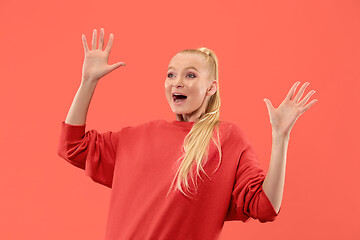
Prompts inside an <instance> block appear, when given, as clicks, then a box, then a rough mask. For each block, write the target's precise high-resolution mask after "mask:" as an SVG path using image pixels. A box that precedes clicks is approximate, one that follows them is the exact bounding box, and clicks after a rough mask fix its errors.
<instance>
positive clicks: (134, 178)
mask: <svg viewBox="0 0 360 240" xmlns="http://www.w3.org/2000/svg"><path fill="white" fill-rule="evenodd" d="M96 38H97V34H96V30H94V31H93V39H92V50H90V49H89V48H88V46H87V43H86V39H85V36H84V35H83V45H84V50H85V60H84V64H83V72H82V73H83V75H82V81H81V85H80V87H79V90H78V92H77V93H76V96H75V98H74V101H73V103H72V105H71V108H70V110H69V113H68V115H67V118H66V120H65V121H63V122H62V126H61V127H62V128H61V129H62V130H61V136H60V143H59V148H58V154H59V155H60V156H61V157H62V158H64V159H66V160H67V161H69V162H70V163H71V164H73V165H75V166H77V167H79V168H82V169H84V170H85V173H86V175H87V176H89V177H91V178H92V179H93V180H94V181H95V182H98V183H100V184H103V185H105V186H107V187H109V188H111V191H112V194H111V201H110V209H109V215H108V223H107V229H106V236H105V239H106V240H115V239H172V240H176V239H201V240H204V239H205V240H206V239H217V238H218V236H219V235H220V232H221V229H222V227H223V224H224V221H232V220H241V221H243V222H247V221H248V220H249V219H250V218H253V219H258V220H259V221H260V222H267V221H274V220H275V218H276V216H278V214H279V212H280V208H281V206H280V205H281V199H282V195H283V187H284V178H285V163H286V151H287V146H288V142H289V138H290V131H291V128H292V127H293V125H294V123H295V121H296V119H297V118H298V117H299V116H300V115H301V114H302V113H304V112H305V111H306V110H307V109H309V108H310V107H311V106H312V105H313V104H314V103H315V101H316V100H313V101H312V102H310V103H309V104H307V105H306V106H304V105H305V104H306V102H307V101H308V99H309V98H310V96H311V95H312V94H313V93H314V92H315V91H312V92H310V93H308V94H307V95H306V96H305V97H304V99H303V100H301V101H300V98H301V96H302V94H303V92H304V90H305V88H306V86H307V85H308V84H304V85H303V86H302V87H301V88H300V90H299V92H298V94H297V95H296V96H294V92H295V90H296V87H297V86H298V84H299V82H297V83H295V84H294V85H293V86H292V88H291V89H290V91H289V93H288V95H287V96H286V98H285V99H284V101H283V102H282V103H281V104H280V106H279V107H278V108H277V109H275V108H273V106H272V104H271V102H270V101H269V100H268V99H264V101H265V103H266V106H267V108H268V113H269V116H270V122H271V125H272V136H273V145H272V152H271V160H270V165H269V170H268V173H267V174H265V171H264V170H263V169H262V168H261V167H260V165H259V162H258V158H257V155H256V153H255V151H254V149H253V147H252V145H251V143H250V141H249V139H248V138H247V137H246V135H245V134H244V131H243V130H242V129H241V128H240V127H239V126H237V125H236V124H234V123H231V122H228V121H222V120H221V121H220V120H219V109H220V95H219V78H218V61H217V58H216V55H215V53H214V52H213V51H211V50H209V49H207V48H199V49H186V50H183V51H181V52H179V53H177V54H176V55H175V56H174V57H173V58H172V59H171V61H170V63H169V68H168V72H167V78H166V80H165V96H166V98H167V101H168V103H169V105H170V107H171V109H172V111H173V112H174V113H175V115H176V120H174V121H171V122H168V121H165V120H152V121H149V122H147V123H144V124H140V125H138V126H127V127H123V128H121V130H119V131H116V132H112V131H108V132H105V133H98V132H97V131H96V130H95V129H92V130H89V131H87V132H85V126H86V123H85V122H86V121H85V120H86V115H87V110H88V107H89V104H90V100H91V97H92V94H93V92H94V90H95V87H96V85H97V83H98V82H99V79H100V78H101V77H103V76H104V75H106V74H108V73H109V72H111V71H113V70H114V69H116V68H118V67H120V66H125V63H124V62H118V63H116V64H113V65H108V64H107V60H108V57H109V53H110V50H111V47H112V42H113V34H110V39H109V42H108V45H107V46H106V49H105V50H104V51H103V50H102V48H103V42H104V30H103V29H101V32H100V39H99V47H98V49H96V42H97V40H96ZM199 180H200V181H199Z"/></svg>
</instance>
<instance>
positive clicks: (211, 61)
mask: <svg viewBox="0 0 360 240" xmlns="http://www.w3.org/2000/svg"><path fill="white" fill-rule="evenodd" d="M179 53H197V54H202V55H203V56H204V57H205V58H206V63H207V65H208V67H209V75H208V76H209V78H210V79H215V80H216V81H217V83H219V78H218V60H217V57H216V55H215V53H214V52H213V51H212V50H210V49H208V48H205V47H201V48H197V49H185V50H182V51H180V52H179ZM219 117H220V93H219V84H218V88H217V91H216V92H215V93H214V94H213V95H212V96H211V97H210V99H209V102H208V105H207V108H206V110H205V114H204V115H203V116H201V117H200V119H199V121H197V122H195V123H194V125H193V127H192V128H191V130H190V132H189V133H188V134H187V135H186V137H185V139H184V142H183V145H182V148H181V151H182V156H181V157H180V158H179V159H178V160H177V162H176V163H177V164H179V163H180V160H181V158H183V160H182V161H181V164H180V166H179V167H178V170H177V172H176V174H175V177H174V179H173V181H172V183H171V186H170V189H169V191H170V190H171V188H173V185H174V182H175V181H176V188H175V189H174V191H175V190H176V189H178V190H179V191H180V192H182V193H183V194H184V195H185V196H188V195H187V194H186V193H185V192H184V190H183V187H182V184H184V185H185V188H186V190H187V191H189V188H190V187H189V182H188V175H189V173H190V176H191V180H192V182H193V184H194V185H195V186H196V187H197V184H196V183H194V178H193V177H194V176H193V175H194V174H193V170H192V169H193V167H195V166H196V172H197V175H198V176H199V177H200V178H201V176H200V171H199V170H201V171H203V172H204V173H205V171H204V169H203V165H205V164H206V162H207V161H208V153H209V145H210V140H211V139H212V140H213V142H214V143H215V145H216V146H217V148H218V151H219V165H220V163H221V145H220V137H219V125H220V120H219ZM215 128H216V130H217V138H218V143H216V142H215V140H214V137H213V131H214V129H215ZM204 156H205V157H206V158H205V159H204ZM219 165H218V167H219ZM217 169H218V168H216V169H215V171H216V170H217ZM205 174H206V173H205ZM206 176H208V175H207V174H206ZM201 180H203V179H201ZM169 191H168V193H167V195H168V194H169ZM196 191H197V190H196Z"/></svg>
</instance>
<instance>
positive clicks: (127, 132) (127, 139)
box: [58, 120, 280, 240]
mask: <svg viewBox="0 0 360 240" xmlns="http://www.w3.org/2000/svg"><path fill="white" fill-rule="evenodd" d="M193 124H194V122H181V121H172V122H168V121H165V120H154V121H150V122H147V123H143V124H140V125H137V126H127V127H123V128H121V129H120V130H119V131H114V132H113V131H108V132H104V133H99V132H97V131H96V130H95V129H92V130H89V131H86V132H85V126H86V124H84V125H70V124H66V123H65V122H64V121H63V122H62V125H61V135H60V142H59V147H58V154H59V155H60V156H61V157H62V158H64V159H65V160H67V161H68V162H70V163H71V164H73V165H75V166H77V167H79V168H82V169H84V170H85V171H84V172H85V174H86V175H87V176H89V177H91V178H92V179H93V181H95V182H97V183H100V184H103V185H105V186H107V187H109V188H111V200H110V208H109V213H108V222H107V227H106V234H105V240H130V239H131V240H150V239H152V240H155V239H156V240H170V239H171V240H177V239H179V240H180V239H181V240H184V239H187V240H214V239H218V237H219V235H220V232H221V229H222V227H223V224H224V221H233V220H240V221H243V222H247V221H248V220H249V219H250V217H251V218H253V219H258V220H259V221H260V222H267V221H274V220H275V218H276V216H277V215H278V214H279V213H276V211H275V210H274V208H273V206H272V204H271V202H270V201H269V199H268V198H267V196H266V195H265V192H264V191H263V189H262V184H263V181H264V179H265V176H266V175H265V171H264V170H263V169H262V168H261V167H260V165H259V162H258V158H257V155H256V153H255V151H254V149H253V147H252V146H251V143H250V142H249V139H248V138H247V137H246V136H245V134H244V131H243V130H242V129H241V128H240V127H239V126H237V125H236V124H234V123H230V122H227V121H221V122H220V141H221V149H222V160H221V161H222V162H221V165H220V167H219V168H218V169H217V171H216V172H214V173H213V171H214V170H215V169H216V168H217V166H218V161H219V153H218V149H217V147H216V145H215V144H214V142H213V141H212V140H211V141H210V148H209V155H208V156H209V159H208V162H207V163H206V164H205V166H204V170H205V172H206V173H207V175H208V176H209V177H210V179H211V180H210V179H209V178H208V177H207V176H206V175H204V173H203V172H201V171H200V174H201V178H202V179H203V180H204V181H202V180H201V179H198V181H197V187H198V193H197V195H191V196H192V197H193V198H192V199H189V198H188V197H186V196H184V195H183V194H182V193H181V192H180V191H179V190H177V191H176V192H171V193H170V194H169V195H168V196H166V194H167V192H168V189H169V187H170V185H171V182H172V180H173V178H174V176H175V173H176V170H177V169H175V168H173V164H174V163H175V162H176V160H177V159H178V158H179V157H180V156H181V154H182V153H181V146H182V144H183V140H184V138H185V136H186V135H187V134H188V133H189V131H190V129H191V127H192V126H193ZM214 136H215V137H216V139H217V135H216V131H214ZM216 141H217V140H216ZM195 176H196V175H194V177H195ZM189 179H190V178H189ZM189 184H190V187H191V189H190V191H191V192H193V190H194V188H193V187H194V185H193V184H192V181H191V180H189ZM187 193H188V192H187ZM279 212H280V211H279Z"/></svg>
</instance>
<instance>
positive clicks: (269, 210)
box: [260, 186, 281, 221]
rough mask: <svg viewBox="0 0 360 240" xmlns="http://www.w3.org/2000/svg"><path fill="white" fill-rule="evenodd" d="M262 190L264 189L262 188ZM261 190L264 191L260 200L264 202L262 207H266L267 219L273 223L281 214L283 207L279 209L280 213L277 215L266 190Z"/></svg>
mask: <svg viewBox="0 0 360 240" xmlns="http://www.w3.org/2000/svg"><path fill="white" fill-rule="evenodd" d="M261 188H262V186H261ZM261 190H262V191H261V194H262V196H261V197H260V199H262V201H263V202H262V206H264V215H265V218H266V219H269V220H270V221H273V220H275V218H276V217H277V216H278V215H279V214H280V211H281V206H280V208H279V212H278V213H277V212H276V210H275V209H274V206H273V205H272V203H271V202H270V200H269V198H268V197H267V195H266V194H265V192H264V190H263V189H261Z"/></svg>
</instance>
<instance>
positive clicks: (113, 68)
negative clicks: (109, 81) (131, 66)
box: [109, 62, 126, 72]
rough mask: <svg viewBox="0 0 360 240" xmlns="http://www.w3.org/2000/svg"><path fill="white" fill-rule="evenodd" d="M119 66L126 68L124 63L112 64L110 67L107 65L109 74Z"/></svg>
mask: <svg viewBox="0 0 360 240" xmlns="http://www.w3.org/2000/svg"><path fill="white" fill-rule="evenodd" d="M120 66H126V64H125V63H124V62H118V63H114V64H112V65H109V70H110V72H111V71H113V70H115V69H116V68H118V67H120Z"/></svg>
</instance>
